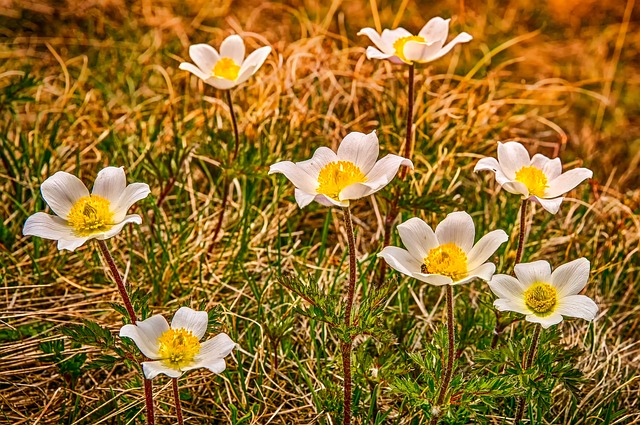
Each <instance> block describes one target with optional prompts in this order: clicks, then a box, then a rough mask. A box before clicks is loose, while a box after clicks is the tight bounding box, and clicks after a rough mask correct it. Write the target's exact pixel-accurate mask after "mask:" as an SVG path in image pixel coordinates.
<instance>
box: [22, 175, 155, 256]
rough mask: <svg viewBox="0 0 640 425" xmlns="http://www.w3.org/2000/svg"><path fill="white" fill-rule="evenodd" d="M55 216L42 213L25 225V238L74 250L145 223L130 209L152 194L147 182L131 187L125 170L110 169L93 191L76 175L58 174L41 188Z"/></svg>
mask: <svg viewBox="0 0 640 425" xmlns="http://www.w3.org/2000/svg"><path fill="white" fill-rule="evenodd" d="M40 191H41V192H42V197H43V198H44V200H45V202H46V203H47V204H48V205H49V207H50V208H51V209H52V210H53V212H54V213H56V214H57V216H55V215H50V214H46V213H43V212H38V213H35V214H34V215H32V216H31V217H29V218H28V219H27V221H26V222H25V223H24V228H23V229H22V234H23V235H25V236H26V235H32V236H39V237H41V238H45V239H52V240H57V241H58V249H60V250H62V249H66V250H69V251H73V250H75V249H76V248H78V247H79V246H81V245H82V244H84V243H85V242H86V241H88V240H89V239H109V238H111V237H113V236H115V235H117V234H118V233H119V232H120V231H121V230H122V228H123V227H124V225H125V224H127V223H136V224H140V223H142V218H141V217H140V216H139V215H138V214H130V215H127V210H128V209H129V208H130V207H131V206H132V205H133V204H134V203H136V202H138V201H139V200H141V199H144V198H146V197H147V195H149V192H150V191H149V186H148V185H147V184H146V183H132V184H130V185H127V179H126V177H125V175H124V169H123V168H122V167H119V168H118V167H107V168H105V169H103V170H101V171H100V172H99V173H98V177H96V181H95V183H94V185H93V191H92V193H91V194H89V191H88V190H87V188H86V186H85V185H84V183H82V181H80V179H79V178H77V177H76V176H74V175H72V174H69V173H65V172H64V171H58V172H57V173H55V174H54V175H53V176H51V177H49V178H48V179H46V180H45V181H44V182H43V183H42V186H41V187H40Z"/></svg>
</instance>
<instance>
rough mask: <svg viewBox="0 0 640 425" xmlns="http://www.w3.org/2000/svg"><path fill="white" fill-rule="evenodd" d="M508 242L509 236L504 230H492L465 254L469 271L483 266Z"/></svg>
mask: <svg viewBox="0 0 640 425" xmlns="http://www.w3.org/2000/svg"><path fill="white" fill-rule="evenodd" d="M508 240H509V236H507V233H506V232H505V231H504V230H494V231H492V232H489V233H487V234H486V235H484V236H483V237H482V238H480V240H479V241H478V242H477V243H476V244H475V245H474V246H473V248H471V251H469V252H468V254H467V261H468V267H469V269H475V268H476V267H478V266H480V265H481V264H483V263H484V262H485V261H487V260H488V259H489V257H491V256H492V255H493V254H494V253H495V252H496V251H497V250H498V248H500V245H502V244H503V243H505V242H506V241H508Z"/></svg>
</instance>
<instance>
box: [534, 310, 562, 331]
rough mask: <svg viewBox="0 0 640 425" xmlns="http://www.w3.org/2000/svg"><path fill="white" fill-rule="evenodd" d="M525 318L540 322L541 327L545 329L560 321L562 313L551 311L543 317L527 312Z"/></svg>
mask: <svg viewBox="0 0 640 425" xmlns="http://www.w3.org/2000/svg"><path fill="white" fill-rule="evenodd" d="M525 320H526V321H527V322H532V323H540V325H542V327H543V328H545V329H547V328H549V327H550V326H553V325H557V324H558V323H560V322H562V314H558V313H553V314H550V315H549V316H544V317H541V316H536V315H535V314H529V315H527V317H525Z"/></svg>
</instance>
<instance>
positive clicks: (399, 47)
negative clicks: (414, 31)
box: [393, 35, 425, 63]
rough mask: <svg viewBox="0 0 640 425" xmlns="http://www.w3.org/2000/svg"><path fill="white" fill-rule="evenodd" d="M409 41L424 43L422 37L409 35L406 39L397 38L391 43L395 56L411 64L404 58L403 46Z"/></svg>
mask: <svg viewBox="0 0 640 425" xmlns="http://www.w3.org/2000/svg"><path fill="white" fill-rule="evenodd" d="M409 41H417V42H418V43H424V42H425V39H424V37H420V36H419V35H410V36H407V37H402V38H399V39H397V40H396V41H395V42H394V43H393V48H394V49H395V51H396V56H397V57H399V58H400V59H401V60H402V61H404V62H406V63H411V62H412V61H410V60H407V58H406V57H405V56H404V46H405V44H407V43H408V42H409Z"/></svg>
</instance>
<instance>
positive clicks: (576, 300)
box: [554, 295, 598, 321]
mask: <svg viewBox="0 0 640 425" xmlns="http://www.w3.org/2000/svg"><path fill="white" fill-rule="evenodd" d="M554 313H557V314H562V315H563V316H570V317H579V318H581V319H585V320H589V321H591V320H593V319H595V318H596V315H597V314H598V306H597V305H596V303H595V302H593V300H592V299H591V298H589V297H587V296H586V295H569V296H568V297H564V298H562V299H561V300H560V302H559V304H558V307H557V308H556V311H555V312H554Z"/></svg>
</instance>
